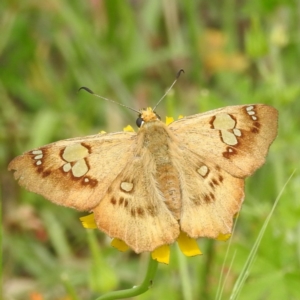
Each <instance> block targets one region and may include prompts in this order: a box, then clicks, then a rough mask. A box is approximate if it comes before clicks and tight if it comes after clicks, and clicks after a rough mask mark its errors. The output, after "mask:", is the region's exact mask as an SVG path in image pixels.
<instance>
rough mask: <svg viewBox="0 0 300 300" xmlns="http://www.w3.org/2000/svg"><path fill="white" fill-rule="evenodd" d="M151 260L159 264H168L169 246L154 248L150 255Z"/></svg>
mask: <svg viewBox="0 0 300 300" xmlns="http://www.w3.org/2000/svg"><path fill="white" fill-rule="evenodd" d="M151 256H152V259H154V260H157V261H158V262H160V263H164V264H167V265H168V264H169V261H170V247H169V245H162V246H160V247H158V248H156V249H155V250H154V251H152V253H151Z"/></svg>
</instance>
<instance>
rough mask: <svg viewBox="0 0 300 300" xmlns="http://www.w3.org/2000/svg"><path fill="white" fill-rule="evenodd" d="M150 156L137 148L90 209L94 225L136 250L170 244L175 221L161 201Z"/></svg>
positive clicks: (148, 249)
mask: <svg viewBox="0 0 300 300" xmlns="http://www.w3.org/2000/svg"><path fill="white" fill-rule="evenodd" d="M154 174H155V163H154V158H153V157H152V156H151V155H150V154H149V152H147V149H145V148H141V149H140V151H138V153H135V155H134V159H133V160H132V161H130V162H129V164H128V167H127V168H125V169H124V170H123V172H121V173H120V174H119V175H118V176H117V178H116V179H115V180H114V181H113V183H112V184H111V186H110V187H109V189H108V191H107V194H106V195H105V197H104V198H103V200H102V201H101V202H100V203H99V204H98V205H97V207H96V208H95V209H93V212H94V215H95V220H96V223H97V226H98V227H99V228H100V229H101V230H102V231H104V232H106V233H107V234H108V235H109V236H111V237H115V238H119V239H121V240H123V241H124V242H125V243H126V244H127V245H129V246H130V247H131V248H132V249H133V250H134V251H135V252H136V253H140V252H145V251H153V250H154V249H155V248H157V247H159V246H161V245H165V244H171V243H173V242H174V241H175V240H176V238H177V237H178V235H179V224H178V221H177V220H175V218H174V217H173V215H172V213H171V212H170V211H169V210H168V208H167V207H166V205H165V203H164V198H163V196H162V194H161V192H160V191H159V190H158V188H157V182H156V180H155V176H154Z"/></svg>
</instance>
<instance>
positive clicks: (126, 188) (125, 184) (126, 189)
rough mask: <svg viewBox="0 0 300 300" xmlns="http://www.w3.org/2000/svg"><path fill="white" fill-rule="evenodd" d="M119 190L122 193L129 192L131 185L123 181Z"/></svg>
mask: <svg viewBox="0 0 300 300" xmlns="http://www.w3.org/2000/svg"><path fill="white" fill-rule="evenodd" d="M121 189H122V190H123V191H124V192H130V191H131V190H132V189H133V183H131V182H126V181H123V182H122V183H121Z"/></svg>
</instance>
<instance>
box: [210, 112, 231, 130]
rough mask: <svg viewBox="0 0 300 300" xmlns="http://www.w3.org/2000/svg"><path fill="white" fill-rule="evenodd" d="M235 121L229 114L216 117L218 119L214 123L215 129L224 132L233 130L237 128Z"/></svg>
mask: <svg viewBox="0 0 300 300" xmlns="http://www.w3.org/2000/svg"><path fill="white" fill-rule="evenodd" d="M235 123H236V122H235V120H234V119H233V118H232V117H231V116H229V115H228V114H225V113H222V114H218V115H216V118H215V120H214V122H213V126H214V128H215V129H219V130H224V129H233V128H234V127H235Z"/></svg>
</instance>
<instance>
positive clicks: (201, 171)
mask: <svg viewBox="0 0 300 300" xmlns="http://www.w3.org/2000/svg"><path fill="white" fill-rule="evenodd" d="M197 172H198V173H199V174H200V175H201V176H202V177H205V176H206V175H207V173H208V167H207V166H206V165H203V166H201V167H200V168H199V169H198V170H197Z"/></svg>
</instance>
